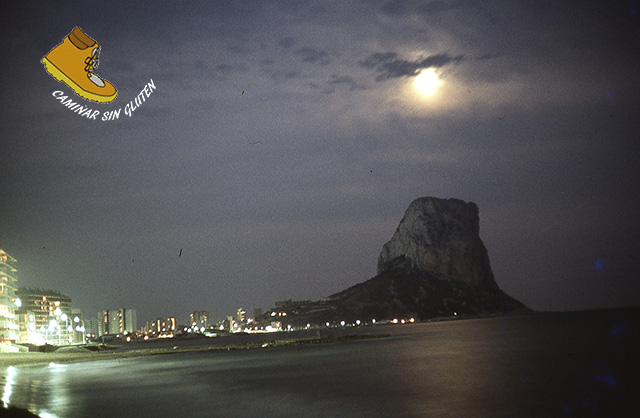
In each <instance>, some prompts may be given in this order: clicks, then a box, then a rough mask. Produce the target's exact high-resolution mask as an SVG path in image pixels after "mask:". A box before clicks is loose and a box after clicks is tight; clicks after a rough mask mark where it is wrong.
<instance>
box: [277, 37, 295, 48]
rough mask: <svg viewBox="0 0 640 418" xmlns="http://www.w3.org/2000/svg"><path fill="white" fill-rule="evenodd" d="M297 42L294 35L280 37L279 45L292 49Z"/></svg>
mask: <svg viewBox="0 0 640 418" xmlns="http://www.w3.org/2000/svg"><path fill="white" fill-rule="evenodd" d="M295 43H296V41H295V40H294V39H293V38H292V37H290V36H288V37H286V38H282V39H280V41H279V42H278V45H279V46H281V47H282V48H284V49H290V48H292V47H293V45H295Z"/></svg>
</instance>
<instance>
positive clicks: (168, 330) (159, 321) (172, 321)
mask: <svg viewBox="0 0 640 418" xmlns="http://www.w3.org/2000/svg"><path fill="white" fill-rule="evenodd" d="M177 328H178V322H177V321H176V318H175V317H173V316H170V317H168V318H156V319H155V320H154V321H149V322H147V323H146V324H145V326H144V328H143V329H142V332H143V333H144V334H146V335H151V336H162V335H169V334H173V333H174V332H175V331H176V329H177Z"/></svg>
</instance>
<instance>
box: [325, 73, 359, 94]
mask: <svg viewBox="0 0 640 418" xmlns="http://www.w3.org/2000/svg"><path fill="white" fill-rule="evenodd" d="M329 84H330V85H343V86H345V87H348V88H349V90H351V91H353V90H365V89H366V87H365V86H363V85H362V84H360V83H358V82H356V81H355V80H354V79H353V77H349V76H346V75H343V76H340V75H337V74H333V75H332V76H331V79H330V80H329Z"/></svg>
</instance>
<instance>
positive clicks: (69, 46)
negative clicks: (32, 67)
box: [42, 27, 118, 103]
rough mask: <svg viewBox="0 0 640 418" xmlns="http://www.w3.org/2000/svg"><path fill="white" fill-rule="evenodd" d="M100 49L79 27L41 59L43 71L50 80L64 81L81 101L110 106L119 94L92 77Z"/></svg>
mask: <svg viewBox="0 0 640 418" xmlns="http://www.w3.org/2000/svg"><path fill="white" fill-rule="evenodd" d="M99 54H100V46H99V45H98V44H97V42H96V41H94V40H93V39H91V38H90V37H89V36H88V35H87V34H86V33H84V32H83V31H82V29H80V28H79V27H76V28H75V29H73V30H72V31H71V33H70V34H69V35H68V36H66V37H65V38H64V40H63V41H62V43H61V44H59V45H58V46H56V47H55V48H53V49H52V50H51V51H50V52H49V53H48V54H47V55H45V56H44V57H42V63H43V64H44V68H45V70H47V72H48V73H49V74H51V76H52V77H53V78H55V79H56V80H58V81H61V82H64V83H65V84H66V85H68V86H69V87H71V89H72V90H73V91H74V92H76V94H77V95H78V96H80V97H82V98H84V99H87V100H92V101H94V102H99V103H109V102H111V101H113V99H115V98H116V96H117V94H118V91H117V90H116V88H115V87H114V86H113V84H111V83H109V82H108V81H107V80H105V79H104V78H102V77H99V76H98V75H96V74H95V70H96V68H98V55H99Z"/></svg>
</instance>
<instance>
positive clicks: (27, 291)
mask: <svg viewBox="0 0 640 418" xmlns="http://www.w3.org/2000/svg"><path fill="white" fill-rule="evenodd" d="M16 265H17V260H16V259H15V258H14V257H12V256H11V255H9V254H7V253H6V252H5V251H4V250H2V249H0V352H17V351H19V350H20V345H19V344H31V345H39V346H41V345H45V344H49V345H71V344H86V343H89V342H109V341H124V342H128V341H134V340H148V339H154V338H173V337H176V336H180V335H182V334H203V335H207V336H212V335H218V334H221V333H231V332H241V331H250V330H254V324H255V323H254V318H255V317H257V316H260V315H262V310H261V309H255V310H254V312H253V317H249V316H248V315H247V311H246V310H245V309H243V308H238V310H237V311H236V312H235V313H234V314H233V315H227V316H226V317H225V318H224V319H222V320H220V321H212V320H211V318H210V315H209V312H208V311H206V310H194V311H193V312H191V313H190V314H189V318H185V320H184V321H181V320H180V319H179V318H177V317H175V316H169V317H162V318H154V319H152V320H145V321H139V320H138V317H137V310H136V309H135V308H117V309H105V310H102V311H100V312H97V313H95V314H94V313H91V314H89V313H85V311H84V309H82V308H77V307H74V306H73V302H72V298H71V297H70V296H67V295H64V294H62V293H60V292H59V291H56V290H50V289H46V290H43V289H39V288H30V287H21V286H20V284H19V280H18V275H17V267H16ZM281 328H282V325H281V322H280V321H273V322H271V324H270V325H268V326H267V330H278V329H281ZM263 330H264V327H263Z"/></svg>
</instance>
